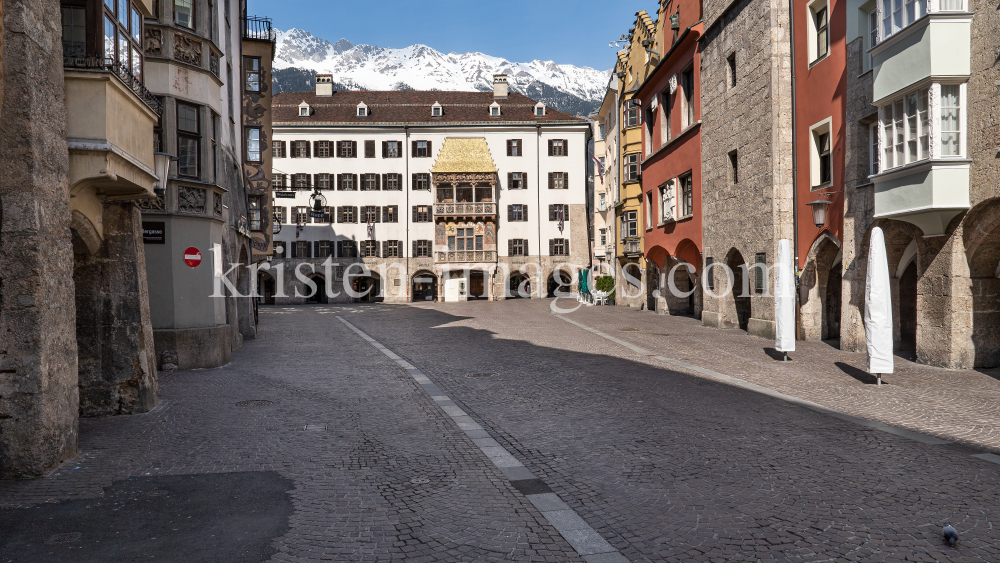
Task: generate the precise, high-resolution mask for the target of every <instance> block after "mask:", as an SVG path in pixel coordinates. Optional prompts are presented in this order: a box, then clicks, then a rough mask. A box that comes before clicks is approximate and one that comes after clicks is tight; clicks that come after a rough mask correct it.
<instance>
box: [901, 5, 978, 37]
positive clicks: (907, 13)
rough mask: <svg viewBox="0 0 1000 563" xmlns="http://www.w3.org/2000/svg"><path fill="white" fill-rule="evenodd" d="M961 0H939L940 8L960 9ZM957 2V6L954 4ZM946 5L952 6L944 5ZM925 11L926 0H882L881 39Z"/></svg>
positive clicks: (917, 17) (911, 21)
mask: <svg viewBox="0 0 1000 563" xmlns="http://www.w3.org/2000/svg"><path fill="white" fill-rule="evenodd" d="M962 3H963V1H962V0H941V2H940V4H941V8H940V9H941V10H942V11H948V10H950V9H957V10H961V9H962ZM956 4H957V6H956ZM946 6H953V7H954V8H951V7H946ZM926 13H927V0H882V40H883V41H884V40H885V39H886V38H888V37H889V36H891V35H892V34H894V33H898V32H899V31H900V30H901V29H903V28H904V27H906V26H908V25H910V24H912V23H913V22H915V21H917V20H918V19H920V18H922V17H923V16H924V15H925V14H926Z"/></svg>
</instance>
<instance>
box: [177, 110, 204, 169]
mask: <svg viewBox="0 0 1000 563" xmlns="http://www.w3.org/2000/svg"><path fill="white" fill-rule="evenodd" d="M200 147H201V129H200V128H199V120H198V108H197V107H196V106H189V105H187V104H182V103H180V102H178V103H177V174H179V175H181V176H188V177H192V178H197V177H198V156H199V155H198V153H199V150H200Z"/></svg>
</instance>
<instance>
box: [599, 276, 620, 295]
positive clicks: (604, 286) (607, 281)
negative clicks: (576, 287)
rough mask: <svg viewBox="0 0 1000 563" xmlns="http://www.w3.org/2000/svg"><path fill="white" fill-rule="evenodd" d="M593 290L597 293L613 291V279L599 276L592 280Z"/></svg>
mask: <svg viewBox="0 0 1000 563" xmlns="http://www.w3.org/2000/svg"><path fill="white" fill-rule="evenodd" d="M594 289H596V290H597V291H604V292H609V291H614V290H615V278H613V277H611V276H599V277H597V278H596V279H595V280H594Z"/></svg>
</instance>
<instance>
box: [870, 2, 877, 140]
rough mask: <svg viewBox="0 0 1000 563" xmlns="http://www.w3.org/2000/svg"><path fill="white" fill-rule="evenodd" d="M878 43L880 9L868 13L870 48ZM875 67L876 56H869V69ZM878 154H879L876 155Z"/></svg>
mask: <svg viewBox="0 0 1000 563" xmlns="http://www.w3.org/2000/svg"><path fill="white" fill-rule="evenodd" d="M877 43H878V9H875V10H872V11H870V12H868V48H869V49H871V48H872V47H874V46H875V45H876V44H877ZM873 66H875V55H872V54H870V53H869V54H868V68H869V69H870V68H872V67H873ZM876 154H877V153H876Z"/></svg>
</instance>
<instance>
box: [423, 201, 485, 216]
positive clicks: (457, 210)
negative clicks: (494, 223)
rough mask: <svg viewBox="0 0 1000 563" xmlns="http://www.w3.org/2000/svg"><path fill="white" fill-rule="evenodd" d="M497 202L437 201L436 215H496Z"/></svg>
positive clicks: (435, 205) (435, 206)
mask: <svg viewBox="0 0 1000 563" xmlns="http://www.w3.org/2000/svg"><path fill="white" fill-rule="evenodd" d="M496 214H497V204H496V202H492V201H477V202H475V203H448V202H445V203H435V204H434V216H435V217H456V218H458V217H496Z"/></svg>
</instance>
